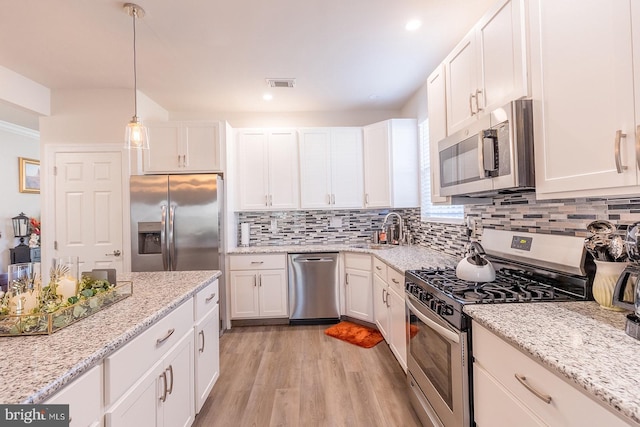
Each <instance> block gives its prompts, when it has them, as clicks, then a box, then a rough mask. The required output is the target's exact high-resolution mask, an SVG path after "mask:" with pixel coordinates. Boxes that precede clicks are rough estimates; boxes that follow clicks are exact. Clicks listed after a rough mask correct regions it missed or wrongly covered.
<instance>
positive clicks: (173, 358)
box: [160, 331, 195, 427]
mask: <svg viewBox="0 0 640 427" xmlns="http://www.w3.org/2000/svg"><path fill="white" fill-rule="evenodd" d="M193 364H194V358H193V332H192V331H190V332H188V333H187V334H186V335H185V336H184V338H183V339H182V340H180V342H179V343H178V344H176V347H175V348H174V349H173V350H172V351H170V352H169V353H168V354H167V355H166V356H165V358H164V367H165V370H164V373H165V374H166V381H167V390H166V392H167V393H166V399H165V400H164V402H162V401H161V404H160V409H161V411H162V424H160V425H162V426H165V427H174V426H175V427H189V426H191V424H193V420H194V419H195V405H194V386H193Z"/></svg>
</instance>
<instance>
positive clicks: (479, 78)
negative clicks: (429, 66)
mask: <svg viewBox="0 0 640 427" xmlns="http://www.w3.org/2000/svg"><path fill="white" fill-rule="evenodd" d="M523 2H524V0H507V1H505V0H501V1H500V2H499V3H498V4H497V5H496V7H495V8H493V9H492V10H490V11H489V12H488V13H487V14H486V15H485V16H484V17H483V18H482V19H481V20H480V21H479V22H478V24H476V26H475V27H474V28H473V29H472V30H471V31H470V32H469V33H468V34H467V36H466V37H465V38H464V39H463V40H462V41H461V42H460V43H459V44H458V45H457V46H456V47H455V49H454V50H453V51H452V52H451V53H450V54H449V55H448V56H447V58H446V59H445V61H444V64H445V70H446V99H447V103H446V104H447V105H446V111H447V129H448V133H449V134H451V133H454V132H456V131H458V130H460V129H462V128H464V127H466V126H467V125H468V124H469V123H471V122H472V121H474V120H475V119H476V116H477V115H478V114H480V113H482V112H483V111H484V110H486V111H492V110H493V109H495V108H497V107H500V106H502V105H504V104H506V103H507V102H509V101H512V100H514V99H518V98H521V97H524V96H527V95H528V94H529V87H528V79H527V55H526V48H525V46H526V35H525V29H526V26H525V9H524V6H523ZM430 111H431V110H430Z"/></svg>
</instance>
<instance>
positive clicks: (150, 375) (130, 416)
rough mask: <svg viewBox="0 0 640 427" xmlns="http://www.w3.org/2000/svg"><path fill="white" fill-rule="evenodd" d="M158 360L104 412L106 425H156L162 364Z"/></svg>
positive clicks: (158, 416)
mask: <svg viewBox="0 0 640 427" xmlns="http://www.w3.org/2000/svg"><path fill="white" fill-rule="evenodd" d="M161 363H162V362H158V363H157V364H156V365H155V367H154V368H153V369H151V370H149V371H148V372H147V374H145V375H144V376H143V377H142V378H141V379H140V380H139V381H137V382H136V383H135V385H134V386H133V387H131V388H130V389H129V390H128V391H127V392H126V393H125V394H124V395H123V396H122V398H121V399H120V400H119V401H118V402H116V404H115V405H113V406H112V407H111V408H110V409H108V410H107V412H106V414H105V425H106V427H122V426H135V427H156V426H159V425H161V424H159V422H160V404H161V402H160V397H161V396H162V391H163V390H164V383H162V380H161V378H160V375H161V374H162V372H164V366H163V365H162V364H161Z"/></svg>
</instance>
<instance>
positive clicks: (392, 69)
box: [0, 0, 494, 113]
mask: <svg viewBox="0 0 640 427" xmlns="http://www.w3.org/2000/svg"><path fill="white" fill-rule="evenodd" d="M137 1H138V4H139V5H140V6H142V7H143V8H144V9H145V11H146V16H145V17H144V18H143V19H142V20H140V21H138V23H137V50H138V52H137V56H138V89H139V90H140V91H141V92H143V93H145V94H146V95H147V96H149V97H150V98H151V99H153V100H154V101H155V102H157V103H158V104H160V105H161V106H162V107H163V108H165V109H166V110H168V111H170V112H259V111H269V112H278V111H283V112H285V111H286V112H297V111H306V112H308V111H352V110H378V109H379V110H397V109H399V108H401V107H402V106H403V105H404V104H405V103H406V101H407V100H408V99H409V98H410V96H411V95H412V94H413V93H414V92H415V91H416V90H417V89H418V88H419V87H420V86H421V85H423V84H424V82H425V80H426V77H427V76H428V74H429V73H430V72H431V71H432V70H433V69H434V68H435V66H436V65H437V64H438V63H440V62H441V61H442V59H444V56H445V55H446V54H447V53H448V52H449V51H450V50H451V49H452V48H453V47H454V46H455V44H456V43H457V42H458V41H459V40H460V39H461V38H462V37H463V36H464V34H465V33H466V32H467V31H468V29H469V28H470V27H471V26H472V25H473V23H474V22H475V21H477V19H478V18H479V17H480V16H481V15H482V14H483V13H484V11H485V10H487V9H488V8H489V6H490V5H491V4H492V3H494V0H303V1H300V0H268V1H265V0H233V1H223V0H181V1H176V0H153V1H152V0H137ZM0 5H2V13H1V14H0V65H2V66H5V67H7V68H9V69H11V70H13V71H15V72H17V73H19V74H22V75H23V76H25V77H28V78H30V79H32V80H34V81H36V82H38V83H41V84H43V85H45V86H47V87H49V88H51V89H87V88H91V89H96V88H119V89H122V88H133V28H132V25H133V24H132V18H131V17H129V16H128V15H127V14H126V12H125V11H124V10H123V2H120V1H114V0H46V1H43V0H20V1H15V0H0ZM410 18H419V19H421V20H422V22H423V25H422V27H421V28H420V29H418V30H417V31H415V32H408V31H406V30H405V29H404V26H405V24H406V22H407V21H408V20H409V19H410ZM265 78H295V79H296V87H295V88H293V89H285V88H275V89H271V90H270V92H271V93H272V94H273V97H274V99H273V100H272V101H269V102H267V101H264V100H263V99H262V95H263V94H264V93H265V92H267V91H269V88H268V87H267V85H266V83H265ZM1 112H2V111H1V110H0V113H1Z"/></svg>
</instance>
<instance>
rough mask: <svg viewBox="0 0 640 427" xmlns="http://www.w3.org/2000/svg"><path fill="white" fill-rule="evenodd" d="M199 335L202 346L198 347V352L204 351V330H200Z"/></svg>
mask: <svg viewBox="0 0 640 427" xmlns="http://www.w3.org/2000/svg"><path fill="white" fill-rule="evenodd" d="M200 337H202V347H200V348H199V349H198V353H204V331H200Z"/></svg>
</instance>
